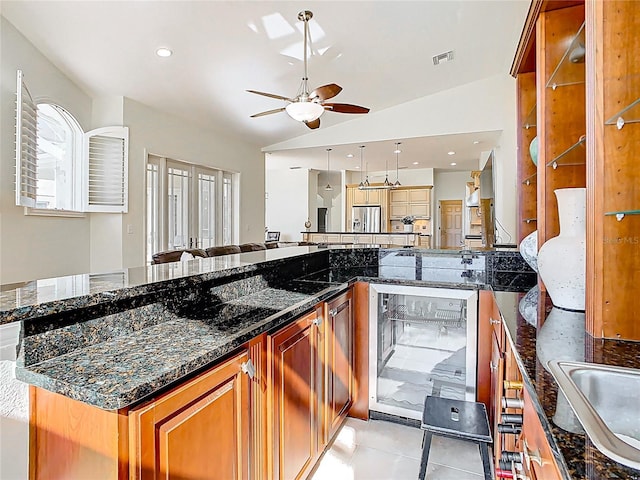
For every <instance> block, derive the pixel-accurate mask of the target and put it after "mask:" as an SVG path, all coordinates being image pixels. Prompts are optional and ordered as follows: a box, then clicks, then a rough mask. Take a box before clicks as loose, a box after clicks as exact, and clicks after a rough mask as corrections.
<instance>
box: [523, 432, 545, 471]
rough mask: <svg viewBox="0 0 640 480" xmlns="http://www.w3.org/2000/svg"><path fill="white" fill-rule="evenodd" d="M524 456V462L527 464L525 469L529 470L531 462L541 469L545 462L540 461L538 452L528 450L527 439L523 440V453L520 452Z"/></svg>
mask: <svg viewBox="0 0 640 480" xmlns="http://www.w3.org/2000/svg"><path fill="white" fill-rule="evenodd" d="M522 453H523V455H524V460H525V462H526V464H527V469H529V470H531V462H535V463H537V464H538V465H540V466H541V467H542V466H543V465H544V464H545V461H544V460H542V457H541V456H540V450H539V449H536V450H529V445H527V439H526V438H525V439H524V451H523V452H522Z"/></svg>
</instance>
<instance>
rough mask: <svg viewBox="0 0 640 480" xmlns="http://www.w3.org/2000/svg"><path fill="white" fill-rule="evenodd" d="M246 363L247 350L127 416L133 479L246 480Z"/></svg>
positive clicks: (247, 440)
mask: <svg viewBox="0 0 640 480" xmlns="http://www.w3.org/2000/svg"><path fill="white" fill-rule="evenodd" d="M248 359H249V355H248V353H247V352H246V351H245V352H243V353H241V354H239V355H237V356H235V357H233V358H231V359H230V360H227V361H226V362H224V363H222V364H221V365H219V366H217V367H214V368H213V369H211V370H209V371H208V372H206V373H204V374H202V375H200V376H198V377H196V378H195V379H194V380H191V381H189V382H187V383H186V384H185V385H182V386H180V387H178V388H176V389H175V390H172V391H171V392H169V393H167V394H165V395H163V396H161V397H160V398H158V399H157V400H155V401H153V402H151V403H150V404H147V405H145V406H143V407H140V408H138V409H134V410H132V411H131V412H130V414H129V418H130V424H129V425H130V445H131V453H132V455H131V464H130V476H131V478H135V479H160V478H164V479H168V478H206V479H217V480H235V479H248V478H249V459H250V457H251V445H250V440H249V438H250V433H249V432H250V428H249V419H250V414H251V413H250V412H251V410H250V408H249V376H248V375H247V374H245V373H243V371H242V366H243V364H245V363H246V362H247V361H248Z"/></svg>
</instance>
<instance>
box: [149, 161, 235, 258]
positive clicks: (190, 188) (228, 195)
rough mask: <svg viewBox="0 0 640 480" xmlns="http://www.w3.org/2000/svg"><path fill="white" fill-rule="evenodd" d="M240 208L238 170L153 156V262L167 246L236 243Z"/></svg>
mask: <svg viewBox="0 0 640 480" xmlns="http://www.w3.org/2000/svg"><path fill="white" fill-rule="evenodd" d="M220 185H221V186H222V188H220V187H219V186H220ZM235 211H236V209H235V208H234V174H233V173H231V172H225V171H222V170H218V169H215V168H211V167H205V166H202V165H192V164H189V163H185V162H179V161H176V160H170V159H166V158H163V157H158V156H155V155H149V158H148V159H147V197H146V212H147V221H146V225H147V242H146V251H147V261H149V262H150V261H151V256H152V255H153V254H154V253H157V252H161V251H164V250H174V249H179V248H203V249H204V248H209V247H213V246H215V245H230V244H233V242H234V225H235V216H234V215H235Z"/></svg>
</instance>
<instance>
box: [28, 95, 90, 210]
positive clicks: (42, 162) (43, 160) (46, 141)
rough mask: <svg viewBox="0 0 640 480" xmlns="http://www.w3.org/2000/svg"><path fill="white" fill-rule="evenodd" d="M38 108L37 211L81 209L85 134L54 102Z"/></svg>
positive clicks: (43, 104) (73, 119) (68, 114)
mask: <svg viewBox="0 0 640 480" xmlns="http://www.w3.org/2000/svg"><path fill="white" fill-rule="evenodd" d="M36 108H37V130H36V132H37V134H36V137H37V140H36V145H37V162H36V165H37V170H36V180H37V183H36V184H37V189H36V208H47V209H56V210H76V211H77V210H80V208H81V205H80V202H79V200H80V188H79V187H80V178H81V172H80V171H79V170H80V162H79V159H80V158H81V155H82V138H83V135H84V132H83V131H82V129H81V128H80V126H79V125H78V122H77V121H76V119H75V118H73V116H72V115H71V114H70V113H69V112H67V111H66V110H65V109H63V108H62V107H60V106H58V105H53V104H51V103H39V104H38V106H37V107H36Z"/></svg>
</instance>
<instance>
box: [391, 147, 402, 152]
mask: <svg viewBox="0 0 640 480" xmlns="http://www.w3.org/2000/svg"><path fill="white" fill-rule="evenodd" d="M393 153H402V150H400V149H399V148H398V149H396V150H394V151H393Z"/></svg>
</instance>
